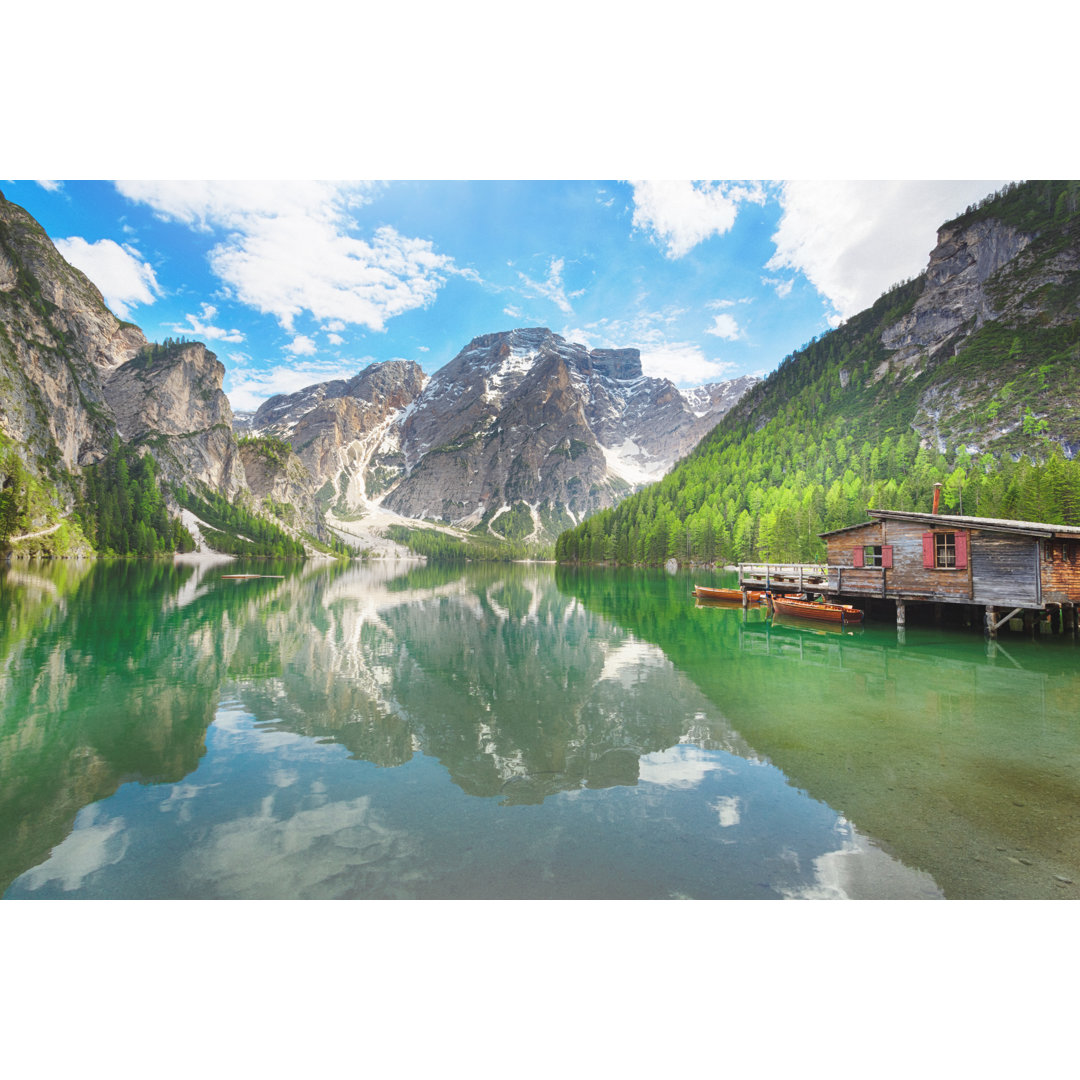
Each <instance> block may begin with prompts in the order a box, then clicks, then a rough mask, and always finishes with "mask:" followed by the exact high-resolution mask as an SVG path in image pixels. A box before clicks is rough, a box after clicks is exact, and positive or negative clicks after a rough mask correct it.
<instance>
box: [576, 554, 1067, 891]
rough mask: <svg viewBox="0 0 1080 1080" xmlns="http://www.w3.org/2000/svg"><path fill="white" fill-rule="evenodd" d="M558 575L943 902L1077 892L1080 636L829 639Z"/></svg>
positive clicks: (937, 633)
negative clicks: (938, 891) (924, 876)
mask: <svg viewBox="0 0 1080 1080" xmlns="http://www.w3.org/2000/svg"><path fill="white" fill-rule="evenodd" d="M558 579H559V582H560V586H561V587H562V588H564V589H565V590H566V591H567V593H568V594H569V595H572V596H575V597H576V598H578V599H579V600H580V601H581V602H582V603H584V604H585V605H586V606H588V607H589V608H590V610H594V611H597V612H599V613H603V614H604V615H605V616H607V617H611V618H612V619H613V620H614V621H616V622H618V623H619V624H620V625H622V626H623V627H625V628H626V629H628V630H630V631H631V632H633V633H636V634H639V635H640V636H641V637H642V638H644V639H646V640H649V641H652V642H654V643H656V644H657V645H658V646H659V647H660V648H662V649H663V651H664V653H665V655H666V656H668V657H669V658H670V659H671V660H672V661H673V662H674V663H675V665H676V666H677V667H678V668H679V670H680V671H682V672H684V673H685V674H686V675H687V676H688V677H690V678H691V679H692V680H693V681H694V683H695V684H696V685H697V686H698V687H699V688H700V689H701V690H702V692H703V693H704V695H705V696H706V697H707V698H708V699H709V700H711V701H714V702H723V704H724V708H725V712H726V713H727V715H728V716H729V717H731V718H732V724H733V726H734V727H735V728H736V729H737V730H738V732H739V734H740V735H741V736H742V737H743V738H745V739H746V741H747V742H748V744H749V745H751V746H752V747H753V748H754V750H755V751H756V752H757V753H758V754H760V755H761V756H762V757H764V758H766V759H767V760H769V761H771V762H773V763H774V764H776V765H778V766H779V767H780V768H781V769H783V771H784V773H785V774H786V775H787V776H788V777H790V779H791V781H792V782H793V783H795V784H798V785H799V786H801V787H804V788H805V789H806V790H807V791H808V792H809V793H810V794H811V795H812V796H814V797H816V798H820V799H822V800H824V801H825V802H827V803H828V804H829V805H830V806H833V807H835V808H836V809H838V810H840V811H841V812H842V813H844V814H845V816H846V817H848V818H849V819H850V820H852V821H853V822H855V823H856V824H857V825H858V827H859V828H860V830H862V831H863V832H864V833H867V834H869V835H871V836H873V837H874V838H875V839H876V840H877V841H878V842H879V843H880V844H881V845H882V846H883V847H884V848H885V849H886V850H888V851H890V852H891V853H893V854H894V855H896V856H898V857H899V858H900V859H901V860H902V861H903V862H904V863H905V864H907V865H909V866H917V867H922V868H923V869H925V870H927V871H929V872H930V873H931V874H932V876H933V878H934V880H935V881H937V882H938V884H939V885H941V886H942V887H943V888H944V889H945V892H946V895H948V896H955V897H980V896H999V897H1015V898H1036V897H1044V896H1046V897H1053V896H1076V895H1080V892H1078V890H1077V887H1076V883H1077V882H1078V881H1080V833H1078V832H1077V831H1076V829H1075V822H1076V821H1077V819H1078V816H1080V725H1078V723H1077V711H1076V705H1075V702H1076V700H1077V697H1078V694H1080V663H1078V662H1080V652H1078V650H1077V645H1076V642H1075V641H1074V640H1073V639H1071V638H1065V637H1055V638H1051V637H1045V638H1042V639H1035V640H1027V639H1024V638H1021V637H1020V636H1019V635H1016V637H1015V639H1011V640H1009V641H1007V642H1004V641H1003V642H1000V643H994V642H986V641H984V639H983V637H982V635H980V634H978V633H971V632H967V631H963V630H948V629H944V628H935V627H921V626H915V627H912V626H909V627H907V628H906V632H905V634H904V636H903V638H902V639H900V638H899V637H898V635H897V633H896V630H895V628H894V627H892V626H890V625H888V624H882V623H877V624H875V623H867V624H864V626H862V627H860V628H855V629H854V630H851V629H848V628H845V629H844V631H843V632H832V633H829V632H827V631H825V630H824V629H823V628H818V629H814V628H812V627H808V626H802V625H798V626H797V625H789V624H785V623H784V621H783V620H775V619H769V618H768V616H767V614H766V613H764V612H761V611H751V612H748V613H746V614H744V613H743V612H742V611H741V610H734V611H718V610H715V609H714V610H708V611H706V610H694V609H693V606H692V604H687V603H686V602H685V598H684V596H683V595H682V594H681V593H682V590H685V587H686V583H685V581H680V580H679V579H675V580H673V581H665V580H664V579H663V578H660V577H655V578H650V577H647V576H641V575H639V576H638V577H637V578H636V579H634V578H630V577H624V576H621V575H617V574H609V575H601V574H589V573H582V574H574V573H570V572H560V573H559V576H558ZM718 657H722V658H723V662H722V663H718V662H717V658H718Z"/></svg>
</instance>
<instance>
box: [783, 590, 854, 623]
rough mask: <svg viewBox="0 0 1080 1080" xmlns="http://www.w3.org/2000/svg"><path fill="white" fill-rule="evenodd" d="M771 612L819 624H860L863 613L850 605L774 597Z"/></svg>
mask: <svg viewBox="0 0 1080 1080" xmlns="http://www.w3.org/2000/svg"><path fill="white" fill-rule="evenodd" d="M772 604H773V610H774V611H777V612H778V613H779V614H781V615H793V616H795V617H797V618H800V619H818V620H820V621H821V622H834V623H857V622H862V617H863V613H862V611H861V610H860V609H859V608H857V607H853V606H852V605H851V604H827V603H820V604H818V603H815V602H814V601H812V600H792V599H791V598H790V597H783V596H774V597H773V598H772Z"/></svg>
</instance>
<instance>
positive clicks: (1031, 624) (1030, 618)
mask: <svg viewBox="0 0 1080 1080" xmlns="http://www.w3.org/2000/svg"><path fill="white" fill-rule="evenodd" d="M1024 633H1025V634H1027V635H1028V636H1029V637H1034V636H1035V612H1034V611H1031V610H1030V609H1029V608H1024Z"/></svg>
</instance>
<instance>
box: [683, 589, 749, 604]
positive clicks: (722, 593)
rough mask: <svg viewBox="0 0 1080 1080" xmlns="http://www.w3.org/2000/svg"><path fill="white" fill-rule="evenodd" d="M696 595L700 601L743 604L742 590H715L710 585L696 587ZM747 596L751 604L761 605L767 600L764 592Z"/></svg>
mask: <svg viewBox="0 0 1080 1080" xmlns="http://www.w3.org/2000/svg"><path fill="white" fill-rule="evenodd" d="M694 595H695V596H696V597H697V598H698V599H699V600H734V601H735V602H736V603H739V604H741V603H742V589H713V588H710V587H709V586H708V585H695V586H694ZM746 595H747V599H748V600H749V602H750V603H751V604H757V603H760V602H761V601H762V600H763V599H764V598H765V594H764V593H763V592H748V593H747V594H746Z"/></svg>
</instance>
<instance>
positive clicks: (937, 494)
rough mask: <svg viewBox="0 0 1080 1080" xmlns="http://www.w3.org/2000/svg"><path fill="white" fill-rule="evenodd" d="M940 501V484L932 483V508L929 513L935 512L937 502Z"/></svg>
mask: <svg viewBox="0 0 1080 1080" xmlns="http://www.w3.org/2000/svg"><path fill="white" fill-rule="evenodd" d="M939 502H941V485H940V484H935V485H934V509H933V510H931V511H930V513H931V514H936V513H937V509H938V503H939Z"/></svg>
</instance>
